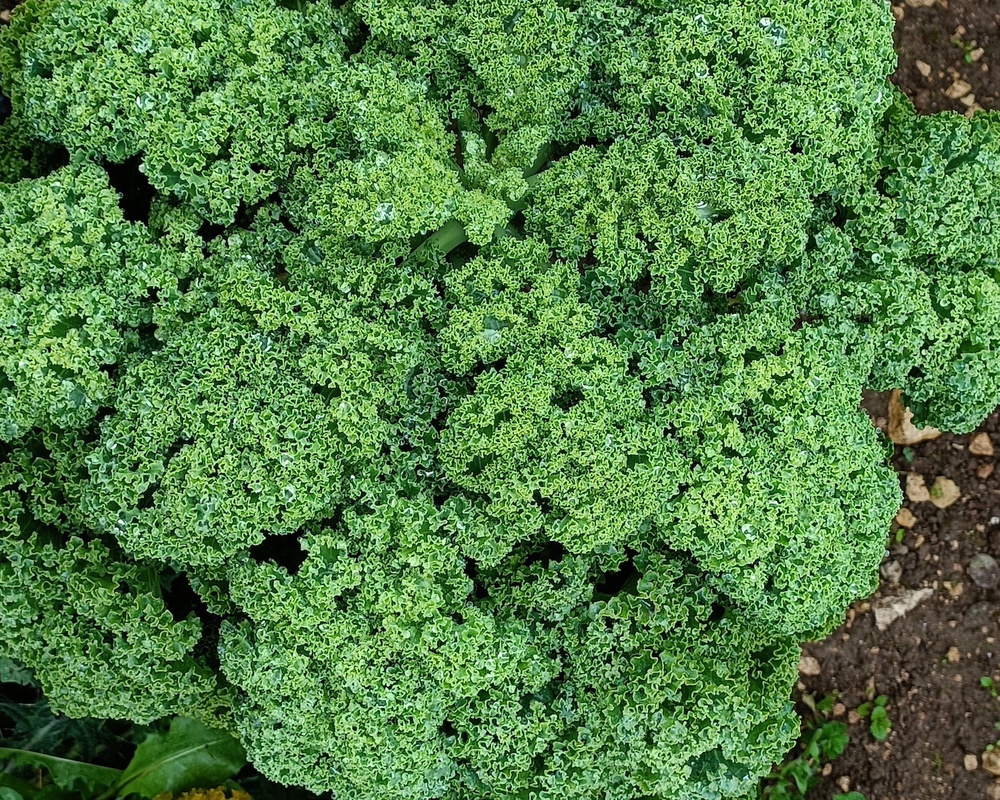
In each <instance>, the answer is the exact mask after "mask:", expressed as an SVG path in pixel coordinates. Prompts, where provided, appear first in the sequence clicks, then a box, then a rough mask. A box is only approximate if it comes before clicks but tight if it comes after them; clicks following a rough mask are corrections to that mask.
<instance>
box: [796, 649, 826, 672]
mask: <svg viewBox="0 0 1000 800" xmlns="http://www.w3.org/2000/svg"><path fill="white" fill-rule="evenodd" d="M822 671H823V670H822V669H821V668H820V665H819V661H817V660H816V659H815V658H813V657H812V656H807V655H805V654H803V656H802V658H800V659H799V673H800V674H801V675H819V674H820V673H821V672H822Z"/></svg>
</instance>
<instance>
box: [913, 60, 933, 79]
mask: <svg viewBox="0 0 1000 800" xmlns="http://www.w3.org/2000/svg"><path fill="white" fill-rule="evenodd" d="M916 65H917V70H918V71H919V72H920V74H921V75H923V76H924V77H925V78H929V77H930V76H931V65H930V64H928V63H927V62H926V61H917V62H916Z"/></svg>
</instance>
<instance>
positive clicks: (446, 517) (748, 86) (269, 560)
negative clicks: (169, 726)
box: [0, 0, 1000, 800]
mask: <svg viewBox="0 0 1000 800" xmlns="http://www.w3.org/2000/svg"><path fill="white" fill-rule="evenodd" d="M891 26H892V19H891V16H890V15H889V14H888V12H887V9H886V8H885V7H884V6H883V4H882V3H879V2H875V1H874V0H845V1H844V2H840V3H835V4H834V3H829V2H827V1H826V0H804V1H803V0H796V1H795V2H792V0H777V1H774V2H768V3H763V2H758V1H757V0H727V1H726V2H712V3H708V2H704V0H673V1H672V2H669V3H655V2H641V1H639V0H637V1H636V2H627V1H626V0H573V1H572V2H570V1H569V0H533V2H531V3H515V2H513V0H491V2H487V3H471V2H467V1H466V0H423V1H422V2H404V1H403V0H351V1H350V2H344V3H336V4H335V3H333V2H330V1H329V0H316V1H315V2H304V1H303V2H294V1H293V2H281V3H276V2H274V0H142V1H141V2H132V1H131V0H86V2H84V0H28V2H27V3H26V4H25V5H24V6H23V7H21V8H19V9H18V11H17V12H16V13H15V14H14V16H13V19H12V24H11V26H10V27H9V29H7V30H6V32H5V33H4V34H3V35H2V37H0V72H2V74H3V81H4V87H5V91H6V92H7V93H8V94H9V96H10V98H11V101H12V106H13V116H12V117H11V118H10V119H9V120H8V121H7V122H6V123H5V124H4V125H3V126H2V127H0V140H2V142H3V143H4V147H5V148H7V149H6V150H5V152H4V155H3V157H2V158H0V179H3V181H4V183H2V184H0V217H2V219H3V222H4V224H3V226H0V326H2V328H3V332H4V336H3V338H2V339H0V604H2V608H3V609H4V611H3V612H2V614H0V631H2V634H0V656H3V657H5V658H13V659H16V660H18V661H20V662H23V663H24V664H26V665H28V666H29V667H31V668H32V669H33V670H35V672H36V674H37V675H38V678H39V679H40V681H41V682H42V684H43V686H44V688H45V690H46V692H47V694H48V696H49V697H50V700H51V703H52V705H53V707H54V708H58V709H61V710H64V711H66V712H67V713H70V714H75V715H91V716H106V717H117V718H126V719H131V720H135V721H148V720H151V719H154V718H156V717H158V716H161V715H165V714H184V715H188V716H194V717H199V718H201V719H203V720H206V721H211V722H212V723H213V724H216V725H223V726H225V727H227V728H229V729H230V730H231V731H233V732H234V733H236V734H237V735H238V736H239V738H240V740H241V742H242V745H243V746H244V747H245V748H246V752H247V755H248V757H249V758H250V759H251V760H252V761H253V762H254V764H255V765H256V766H257V767H258V768H259V769H260V770H261V771H263V772H264V773H265V774H267V775H268V776H270V777H272V778H274V779H276V780H279V781H282V782H285V783H289V784H298V785H301V786H306V787H308V788H310V789H313V790H316V791H333V792H334V793H335V795H336V796H337V797H360V798H365V800H439V799H440V800H474V798H487V797H488V798H511V800H514V799H515V798H516V799H517V800H528V798H537V799H538V800H555V799H556V798H559V800H583V798H602V797H614V798H616V800H625V799H627V798H633V799H634V800H647V798H660V799H662V800H670V799H671V798H677V800H680V799H681V798H684V800H689V798H704V800H709V799H714V798H720V797H727V798H740V797H745V796H748V795H749V794H751V793H752V792H753V790H754V787H755V785H756V780H757V778H758V777H759V776H760V775H763V774H765V773H767V771H768V770H769V768H770V765H771V763H772V762H773V761H774V760H776V759H777V758H779V757H780V756H781V755H782V754H783V753H784V752H785V751H786V750H787V748H788V746H789V744H790V743H791V741H792V740H793V739H794V736H795V732H796V724H795V718H794V716H793V714H792V709H791V706H790V703H789V702H788V696H789V687H790V685H791V683H792V681H793V680H794V675H795V668H796V664H797V659H798V647H797V643H798V641H800V640H801V639H803V638H808V637H811V636H818V635H822V634H823V633H824V632H826V631H828V630H830V629H831V627H832V626H833V625H835V624H836V622H837V621H838V619H839V618H840V617H841V616H842V614H843V613H844V610H845V609H846V607H847V606H848V604H849V603H850V602H851V601H852V600H853V599H855V598H856V597H858V596H861V595H864V594H865V593H867V592H869V591H871V590H872V589H873V588H874V585H875V581H876V569H877V565H878V563H879V560H880V558H881V555H882V552H883V548H884V544H885V535H886V531H887V527H888V523H889V520H890V519H891V517H892V516H893V514H894V513H895V510H896V507H897V505H898V502H899V487H898V484H897V482H896V479H895V477H894V475H893V474H892V472H891V470H889V469H888V468H887V467H886V466H885V448H884V444H883V443H882V442H881V441H880V440H879V437H878V434H877V432H876V431H875V430H874V429H873V428H872V426H871V425H870V423H869V422H868V420H867V418H866V416H865V414H864V412H862V411H861V410H860V409H859V408H858V402H859V398H860V392H861V389H862V388H863V387H872V388H877V389H885V388H894V387H898V388H902V389H903V390H904V391H905V392H906V395H907V398H908V399H909V401H910V402H911V404H912V405H913V407H914V408H915V409H916V410H917V411H918V413H919V414H920V416H921V418H922V419H924V420H926V421H929V422H934V423H937V424H940V425H942V426H945V427H948V428H950V429H952V430H956V431H967V430H970V429H971V428H972V427H974V426H975V425H976V424H977V423H978V421H979V420H981V419H982V418H983V416H984V415H985V414H986V413H988V411H989V410H991V409H992V408H993V407H995V406H996V405H997V404H998V403H1000V382H998V381H997V380H996V379H995V376H996V375H997V374H1000V288H998V285H997V280H998V279H1000V274H998V260H997V259H998V248H1000V208H998V206H997V203H998V201H997V200H996V198H997V197H998V196H1000V193H998V191H997V189H998V188H1000V186H998V183H1000V118H998V117H997V116H995V115H990V114H981V115H979V116H977V117H976V118H975V119H974V120H972V121H969V120H966V119H963V118H960V117H956V116H940V117H932V118H920V117H916V116H915V115H914V114H913V112H912V110H911V109H910V108H909V106H908V104H907V102H906V101H905V99H903V98H901V97H900V96H898V95H897V93H896V92H895V91H894V90H893V89H892V88H891V87H890V86H889V84H888V83H887V81H886V77H885V76H886V75H887V74H888V73H889V72H890V70H891V68H892V64H893V55H892V42H891V35H890V34H891ZM3 137H6V138H3ZM123 174H124V175H125V176H126V177H127V178H128V180H126V181H124V182H123V181H122V175H123ZM144 201H148V209H147V208H146V207H145V205H144Z"/></svg>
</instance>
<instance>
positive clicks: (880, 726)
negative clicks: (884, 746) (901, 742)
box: [858, 694, 892, 742]
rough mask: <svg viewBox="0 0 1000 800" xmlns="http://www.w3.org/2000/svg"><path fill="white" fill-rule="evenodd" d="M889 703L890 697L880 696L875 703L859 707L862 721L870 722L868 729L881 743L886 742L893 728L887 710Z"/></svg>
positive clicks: (863, 704)
mask: <svg viewBox="0 0 1000 800" xmlns="http://www.w3.org/2000/svg"><path fill="white" fill-rule="evenodd" d="M888 702H889V698H888V696H887V695H884V694H880V695H879V696H878V697H876V698H875V699H874V700H873V701H871V702H868V703H862V704H861V705H860V706H858V714H859V715H860V716H861V718H862V719H867V720H869V726H868V729H869V730H870V731H871V732H872V736H874V737H875V738H876V739H878V740H879V741H880V742H883V741H885V739H886V737H887V736H888V735H889V730H890V728H892V723H891V722H890V721H889V715H888V713H887V712H886V710H885V707H886V704H887V703H888Z"/></svg>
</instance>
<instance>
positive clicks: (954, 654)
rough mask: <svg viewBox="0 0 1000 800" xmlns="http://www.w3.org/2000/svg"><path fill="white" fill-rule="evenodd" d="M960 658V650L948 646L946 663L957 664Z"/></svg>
mask: <svg viewBox="0 0 1000 800" xmlns="http://www.w3.org/2000/svg"><path fill="white" fill-rule="evenodd" d="M961 660H962V654H961V653H960V652H958V648H957V647H949V648H948V663H950V664H957V663H958V662H959V661H961ZM966 758H968V756H966Z"/></svg>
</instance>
